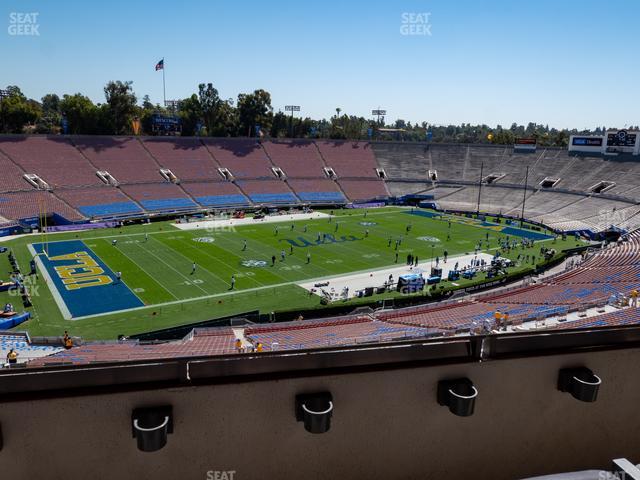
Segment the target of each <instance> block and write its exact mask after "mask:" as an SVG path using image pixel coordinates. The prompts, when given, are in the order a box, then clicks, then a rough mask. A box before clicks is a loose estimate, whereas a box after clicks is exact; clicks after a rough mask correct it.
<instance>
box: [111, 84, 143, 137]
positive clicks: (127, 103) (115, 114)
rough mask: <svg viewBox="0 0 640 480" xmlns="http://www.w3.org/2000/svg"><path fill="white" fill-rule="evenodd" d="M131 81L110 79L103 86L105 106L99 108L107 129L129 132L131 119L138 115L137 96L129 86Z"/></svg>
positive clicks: (114, 131) (119, 133) (115, 131)
mask: <svg viewBox="0 0 640 480" xmlns="http://www.w3.org/2000/svg"><path fill="white" fill-rule="evenodd" d="M132 83H133V82H121V81H120V80H117V81H110V82H109V83H107V84H106V85H105V87H104V96H105V99H106V100H107V103H106V108H103V109H101V110H102V111H103V112H104V113H105V115H106V118H105V119H104V120H105V123H106V125H107V126H108V128H109V130H110V131H111V132H112V133H114V134H116V135H121V134H127V133H131V121H132V120H133V119H134V118H135V117H137V116H139V114H140V112H139V110H138V107H137V105H136V104H137V101H138V100H137V98H136V95H135V94H134V93H133V88H132V87H131V85H132Z"/></svg>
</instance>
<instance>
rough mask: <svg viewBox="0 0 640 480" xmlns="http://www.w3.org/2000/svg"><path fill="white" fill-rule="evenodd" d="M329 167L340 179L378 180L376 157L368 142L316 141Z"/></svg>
mask: <svg viewBox="0 0 640 480" xmlns="http://www.w3.org/2000/svg"><path fill="white" fill-rule="evenodd" d="M316 145H318V149H319V150H320V153H321V154H322V157H323V158H324V160H325V162H326V164H327V166H329V167H331V168H333V169H334V170H335V172H336V174H337V175H338V177H345V178H362V177H364V178H374V179H376V178H378V177H377V174H376V168H377V167H378V164H377V163H376V157H375V155H374V153H373V149H372V148H371V145H370V144H369V143H367V142H348V141H339V140H336V141H324V140H318V141H316Z"/></svg>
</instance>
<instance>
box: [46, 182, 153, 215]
mask: <svg viewBox="0 0 640 480" xmlns="http://www.w3.org/2000/svg"><path fill="white" fill-rule="evenodd" d="M56 195H57V196H58V197H60V198H61V199H63V200H64V201H65V202H67V203H68V204H69V205H71V206H72V207H74V208H76V209H77V210H78V211H79V212H80V213H82V214H83V215H84V216H85V217H89V218H92V217H98V218H105V217H116V216H119V215H131V214H136V213H142V208H140V205H138V204H137V203H136V202H134V201H132V200H131V199H129V198H128V197H127V196H126V195H124V194H123V193H122V192H121V191H120V190H119V189H117V188H115V187H109V186H107V185H104V186H102V187H94V188H75V189H65V190H57V191H56Z"/></svg>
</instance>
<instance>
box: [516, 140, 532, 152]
mask: <svg viewBox="0 0 640 480" xmlns="http://www.w3.org/2000/svg"><path fill="white" fill-rule="evenodd" d="M537 143H538V142H537V141H536V139H535V138H516V141H515V143H514V145H513V150H514V151H516V152H535V151H536V146H537Z"/></svg>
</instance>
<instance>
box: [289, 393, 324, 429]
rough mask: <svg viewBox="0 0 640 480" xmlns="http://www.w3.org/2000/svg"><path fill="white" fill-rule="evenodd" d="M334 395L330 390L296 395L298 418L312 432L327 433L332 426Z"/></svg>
mask: <svg viewBox="0 0 640 480" xmlns="http://www.w3.org/2000/svg"><path fill="white" fill-rule="evenodd" d="M332 415H333V397H332V396H331V394H330V393H329V392H320V393H309V394H302V395H296V420H297V421H298V422H304V429H305V430H306V431H307V432H310V433H326V432H328V431H329V429H330V428H331V416H332Z"/></svg>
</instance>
